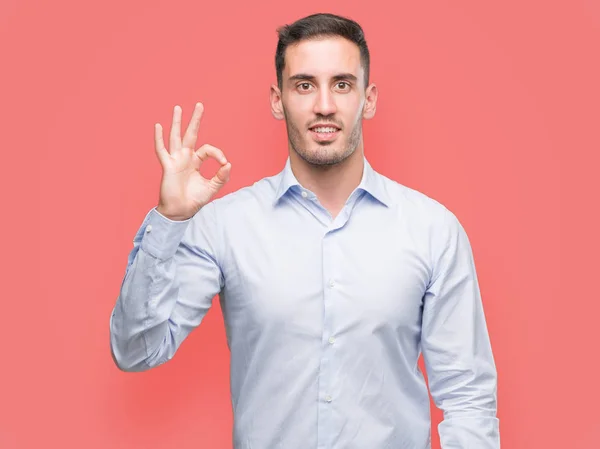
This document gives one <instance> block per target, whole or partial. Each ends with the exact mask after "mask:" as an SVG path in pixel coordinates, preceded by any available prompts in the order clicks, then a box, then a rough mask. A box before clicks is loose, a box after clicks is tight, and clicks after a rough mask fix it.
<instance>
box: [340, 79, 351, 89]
mask: <svg viewBox="0 0 600 449" xmlns="http://www.w3.org/2000/svg"><path fill="white" fill-rule="evenodd" d="M340 84H343V85H344V86H345V87H342V89H348V88H350V84H348V83H347V82H346V81H340V82H339V83H337V85H338V86H339V85H340Z"/></svg>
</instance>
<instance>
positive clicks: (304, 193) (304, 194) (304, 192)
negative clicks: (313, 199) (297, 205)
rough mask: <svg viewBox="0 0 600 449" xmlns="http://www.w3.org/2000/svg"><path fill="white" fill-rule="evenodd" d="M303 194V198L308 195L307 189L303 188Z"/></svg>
mask: <svg viewBox="0 0 600 449" xmlns="http://www.w3.org/2000/svg"><path fill="white" fill-rule="evenodd" d="M301 195H302V198H306V197H307V196H308V193H306V191H305V190H303V191H302V193H301Z"/></svg>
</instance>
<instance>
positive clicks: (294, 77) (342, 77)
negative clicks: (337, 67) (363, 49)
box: [288, 73, 358, 82]
mask: <svg viewBox="0 0 600 449" xmlns="http://www.w3.org/2000/svg"><path fill="white" fill-rule="evenodd" d="M315 79H316V78H315V77H314V76H313V75H309V74H307V73H298V74H296V75H292V76H290V77H289V78H288V81H297V80H304V81H314V80H315ZM332 79H333V80H334V81H339V80H352V81H354V82H356V81H357V80H358V79H357V78H356V76H354V75H352V74H351V73H338V74H337V75H334V76H333V77H332Z"/></svg>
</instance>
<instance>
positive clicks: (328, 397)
mask: <svg viewBox="0 0 600 449" xmlns="http://www.w3.org/2000/svg"><path fill="white" fill-rule="evenodd" d="M325 400H326V401H327V402H331V401H333V398H332V397H331V396H329V395H327V396H325Z"/></svg>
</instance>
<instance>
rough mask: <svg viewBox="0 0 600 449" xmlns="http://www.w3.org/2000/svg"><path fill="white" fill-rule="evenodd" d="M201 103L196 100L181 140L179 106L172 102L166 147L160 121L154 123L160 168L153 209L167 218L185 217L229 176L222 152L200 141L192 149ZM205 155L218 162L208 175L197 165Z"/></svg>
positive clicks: (210, 195) (200, 117)
mask: <svg viewBox="0 0 600 449" xmlns="http://www.w3.org/2000/svg"><path fill="white" fill-rule="evenodd" d="M203 112H204V106H203V105H202V103H196V107H195V109H194V113H193V114H192V118H191V120H190V123H189V125H188V127H187V130H186V132H185V135H184V136H183V141H182V140H181V107H179V106H175V108H174V112H173V123H172V125H171V136H170V140H169V142H170V143H169V146H170V148H169V150H168V151H167V149H166V148H165V144H164V141H163V136H162V126H161V125H160V123H156V124H155V125H154V140H155V150H156V155H157V156H158V160H159V161H160V164H161V166H162V169H163V174H162V180H161V184H160V195H159V201H158V207H157V211H158V212H160V213H161V214H162V215H164V216H165V217H167V218H169V219H171V220H187V219H188V218H191V217H193V216H194V215H195V214H196V213H197V212H198V211H199V210H200V208H201V207H203V206H204V205H205V204H207V203H208V202H209V201H210V200H211V198H212V197H213V196H214V195H215V194H216V193H217V192H218V191H219V190H220V189H221V187H223V185H224V184H225V183H226V182H227V181H228V180H229V174H230V171H231V164H230V163H229V162H227V159H226V158H225V155H224V154H223V152H222V151H221V150H220V149H218V148H216V147H213V146H212V145H208V144H204V145H202V146H201V147H200V148H198V149H197V150H194V146H195V145H196V139H197V138H198V130H199V128H200V120H201V119H202V113H203ZM208 157H213V158H214V159H216V160H217V161H219V163H220V164H221V168H219V170H218V171H217V173H216V174H215V176H214V177H213V178H212V179H206V178H204V177H203V176H202V175H201V174H200V166H201V165H202V162H204V161H205V160H206V159H207V158H208Z"/></svg>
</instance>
